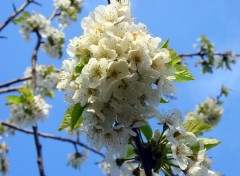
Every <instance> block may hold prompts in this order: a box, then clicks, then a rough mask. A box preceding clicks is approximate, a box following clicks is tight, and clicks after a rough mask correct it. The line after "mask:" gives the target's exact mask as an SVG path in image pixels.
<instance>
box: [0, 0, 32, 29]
mask: <svg viewBox="0 0 240 176" xmlns="http://www.w3.org/2000/svg"><path fill="white" fill-rule="evenodd" d="M32 2H33V1H32V0H27V1H26V2H25V3H23V4H22V5H21V6H20V7H19V8H18V9H16V10H14V12H13V14H12V15H11V16H10V17H8V19H7V20H6V21H4V22H3V23H2V24H1V25H0V32H1V31H2V30H3V29H4V28H5V27H6V26H7V25H8V24H9V23H10V22H11V21H12V20H13V19H14V18H15V17H16V16H18V15H19V14H20V13H21V12H22V11H24V9H25V8H26V7H27V6H28V5H29V4H31V3H32Z"/></svg>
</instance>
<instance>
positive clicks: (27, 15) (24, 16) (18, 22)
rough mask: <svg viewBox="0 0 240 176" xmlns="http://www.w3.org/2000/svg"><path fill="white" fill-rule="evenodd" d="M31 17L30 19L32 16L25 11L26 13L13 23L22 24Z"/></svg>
mask: <svg viewBox="0 0 240 176" xmlns="http://www.w3.org/2000/svg"><path fill="white" fill-rule="evenodd" d="M29 17H30V14H29V13H28V12H26V11H25V12H23V13H22V14H21V16H20V17H18V18H15V19H14V20H13V22H14V23H15V24H21V23H22V21H24V20H26V19H27V18H29Z"/></svg>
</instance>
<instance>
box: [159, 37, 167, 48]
mask: <svg viewBox="0 0 240 176" xmlns="http://www.w3.org/2000/svg"><path fill="white" fill-rule="evenodd" d="M168 43H169V39H167V40H166V41H165V42H163V44H162V45H161V46H160V48H168Z"/></svg>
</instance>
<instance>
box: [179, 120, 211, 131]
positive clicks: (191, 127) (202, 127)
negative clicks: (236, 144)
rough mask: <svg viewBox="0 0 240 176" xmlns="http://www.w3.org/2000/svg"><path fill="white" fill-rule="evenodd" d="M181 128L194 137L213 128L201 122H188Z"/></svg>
mask: <svg viewBox="0 0 240 176" xmlns="http://www.w3.org/2000/svg"><path fill="white" fill-rule="evenodd" d="M183 126H184V127H185V129H186V130H187V131H188V132H193V133H194V134H195V135H198V134H200V133H202V132H204V131H208V130H211V129H213V128H214V127H213V126H211V125H208V124H207V123H205V122H203V121H202V120H188V121H187V122H186V123H184V124H183Z"/></svg>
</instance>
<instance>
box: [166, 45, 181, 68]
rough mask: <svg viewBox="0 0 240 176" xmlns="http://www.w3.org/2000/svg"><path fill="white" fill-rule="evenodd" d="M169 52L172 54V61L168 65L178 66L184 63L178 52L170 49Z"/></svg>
mask: <svg viewBox="0 0 240 176" xmlns="http://www.w3.org/2000/svg"><path fill="white" fill-rule="evenodd" d="M168 51H169V54H170V58H171V61H170V62H168V63H167V65H169V66H175V65H176V64H178V63H180V62H181V61H182V59H181V58H180V57H179V56H178V54H177V53H176V51H174V50H173V49H168Z"/></svg>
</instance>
